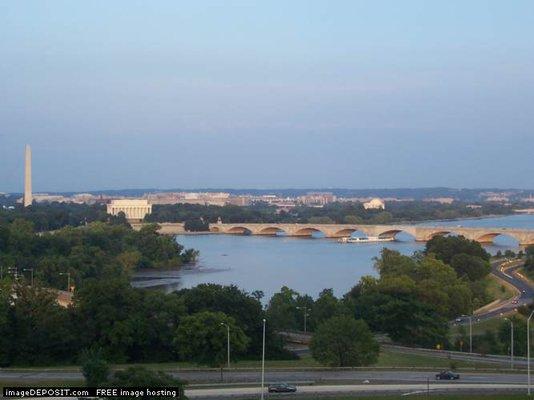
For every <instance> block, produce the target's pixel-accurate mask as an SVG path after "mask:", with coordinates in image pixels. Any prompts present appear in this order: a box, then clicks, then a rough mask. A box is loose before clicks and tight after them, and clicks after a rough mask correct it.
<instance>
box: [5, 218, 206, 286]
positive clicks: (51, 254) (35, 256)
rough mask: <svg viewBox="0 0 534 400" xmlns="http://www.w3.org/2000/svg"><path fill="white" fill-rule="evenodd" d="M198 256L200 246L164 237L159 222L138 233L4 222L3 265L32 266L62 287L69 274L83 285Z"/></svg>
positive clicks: (94, 225)
mask: <svg viewBox="0 0 534 400" xmlns="http://www.w3.org/2000/svg"><path fill="white" fill-rule="evenodd" d="M196 256H197V252H196V251H195V250H192V249H189V250H185V249H184V248H183V247H182V246H181V245H179V244H178V243H176V241H175V240H174V239H173V238H172V237H167V236H162V235H159V234H158V233H157V226H156V225H147V226H144V227H143V228H142V229H141V230H140V231H134V230H133V229H131V228H130V227H129V226H128V225H123V224H118V225H114V224H110V223H102V222H95V223H92V224H89V225H87V226H82V227H77V228H73V227H65V228H61V229H59V230H57V231H54V232H53V233H41V234H38V235H37V234H35V232H34V229H33V226H32V223H31V222H29V221H28V220H25V219H16V220H14V221H13V222H11V223H8V224H6V223H0V265H2V266H4V268H5V269H6V270H7V269H8V268H17V269H18V271H19V272H22V271H23V270H24V269H28V268H32V269H33V271H34V276H35V279H36V280H40V281H41V282H42V283H43V284H45V285H47V286H51V287H56V288H65V287H66V279H65V275H64V274H65V273H67V272H68V273H70V275H71V278H72V280H71V282H72V283H75V284H79V283H80V282H81V281H82V280H84V279H88V278H99V277H102V276H103V275H109V274H110V273H113V274H114V275H121V274H123V273H125V274H128V273H129V272H131V271H133V270H136V269H140V268H168V267H179V266H181V265H183V264H184V263H188V262H191V261H194V260H195V258H196ZM61 274H63V275H61Z"/></svg>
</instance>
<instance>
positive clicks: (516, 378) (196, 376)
mask: <svg viewBox="0 0 534 400" xmlns="http://www.w3.org/2000/svg"><path fill="white" fill-rule="evenodd" d="M436 372H438V369H436V371H365V370H350V369H337V370H331V369H320V368H317V369H308V370H305V369H302V370H290V369H277V370H274V369H273V370H266V371H265V380H266V382H300V383H302V382H307V383H312V382H313V383H321V382H323V383H324V382H329V383H350V384H355V383H362V382H363V381H364V380H369V381H371V382H372V383H426V382H427V380H428V379H430V380H431V381H434V378H435V373H436ZM172 374H173V375H174V376H176V377H179V378H181V379H184V380H186V381H188V382H190V383H209V382H221V374H220V371H219V370H215V369H212V370H184V371H175V372H172ZM0 379H2V380H10V381H13V382H32V381H42V380H53V381H67V382H68V381H69V380H70V381H72V380H80V379H82V374H81V373H80V372H76V371H71V372H61V371H6V370H2V371H0ZM526 379H527V378H526V374H525V373H521V374H507V373H480V372H470V373H461V381H462V382H466V383H488V384H489V383H502V384H523V383H526ZM260 380H261V375H260V370H259V369H239V370H231V371H225V372H224V373H223V382H225V383H258V382H260Z"/></svg>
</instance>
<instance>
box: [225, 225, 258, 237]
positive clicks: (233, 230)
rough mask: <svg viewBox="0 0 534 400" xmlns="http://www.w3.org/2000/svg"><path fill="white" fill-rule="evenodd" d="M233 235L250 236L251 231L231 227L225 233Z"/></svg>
mask: <svg viewBox="0 0 534 400" xmlns="http://www.w3.org/2000/svg"><path fill="white" fill-rule="evenodd" d="M226 233H230V234H233V235H251V234H252V231H251V230H250V229H248V228H246V227H244V226H233V227H231V228H230V229H228V230H227V231H226Z"/></svg>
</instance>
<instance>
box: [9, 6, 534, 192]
mask: <svg viewBox="0 0 534 400" xmlns="http://www.w3.org/2000/svg"><path fill="white" fill-rule="evenodd" d="M0 54H2V58H1V60H0V192H18V193H21V192H22V191H23V189H24V183H23V182H24V145H25V144H29V145H31V147H32V172H33V174H32V178H33V180H32V184H33V191H34V192H36V193H38V192H67V191H72V192H84V191H96V190H108V189H129V188H159V189H172V188H184V189H194V188H203V187H204V188H214V189H217V188H221V189H222V188H236V189H244V188H269V189H270V188H280V189H283V188H317V189H321V188H323V189H328V188H388V187H389V188H410V187H412V188H417V187H454V188H524V189H532V188H534V167H533V166H534V163H533V162H532V154H534V113H533V112H532V110H531V109H532V104H534V73H533V72H532V71H534V3H533V2H530V1H519V0H518V1H511V2H502V1H490V0H488V1H481V0H480V1H479V0H473V1H470V2H465V1H442V2H427V1H422V0H420V1H414V0H413V1H405V2H397V1H380V2H370V1H341V0H340V1H333V2H331V1H329V2H326V1H322V2H321V1H311V2H309V1H294V2H282V1H272V2H257V3H255V2H236V1H206V2H180V3H177V2H173V1H170V0H169V1H163V0H160V1H154V2H150V3H141V2H130V1H116V2H105V1H92V2H90V3H82V2H69V1H59V0H58V1H54V2H39V1H27V2H4V3H2V4H1V5H0Z"/></svg>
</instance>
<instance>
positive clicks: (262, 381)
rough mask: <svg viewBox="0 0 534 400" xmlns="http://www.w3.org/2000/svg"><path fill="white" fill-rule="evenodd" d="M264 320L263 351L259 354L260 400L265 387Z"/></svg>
mask: <svg viewBox="0 0 534 400" xmlns="http://www.w3.org/2000/svg"><path fill="white" fill-rule="evenodd" d="M265 322H266V321H265V318H264V319H263V349H262V354H261V397H260V398H261V400H263V392H264V390H263V387H264V385H265Z"/></svg>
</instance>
